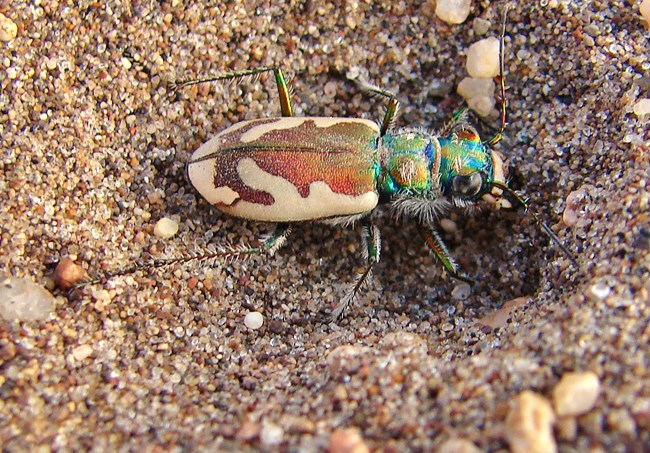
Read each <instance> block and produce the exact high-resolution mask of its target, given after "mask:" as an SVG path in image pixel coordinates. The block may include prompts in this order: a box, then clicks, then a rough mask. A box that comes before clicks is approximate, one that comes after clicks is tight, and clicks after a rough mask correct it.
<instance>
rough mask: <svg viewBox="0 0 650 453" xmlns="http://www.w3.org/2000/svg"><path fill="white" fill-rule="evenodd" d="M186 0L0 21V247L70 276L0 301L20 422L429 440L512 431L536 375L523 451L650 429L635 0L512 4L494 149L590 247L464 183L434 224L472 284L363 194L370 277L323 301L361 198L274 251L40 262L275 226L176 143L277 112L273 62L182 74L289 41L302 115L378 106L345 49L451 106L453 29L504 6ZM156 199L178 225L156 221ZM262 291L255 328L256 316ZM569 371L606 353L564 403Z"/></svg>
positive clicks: (281, 54)
mask: <svg viewBox="0 0 650 453" xmlns="http://www.w3.org/2000/svg"><path fill="white" fill-rule="evenodd" d="M198 3H199V2H197V4H194V2H188V4H184V3H183V2H180V1H171V2H161V3H158V2H125V3H124V4H121V3H119V2H93V3H85V4H84V5H82V6H79V7H72V6H66V4H65V3H63V2H11V3H6V4H5V5H4V6H3V7H2V8H0V11H2V13H3V14H4V16H5V17H6V18H7V19H9V20H10V21H11V22H12V23H14V24H15V25H16V26H17V36H16V37H15V38H13V39H10V40H9V41H7V42H1V43H0V62H1V63H2V71H0V87H1V92H0V143H1V146H0V153H1V158H0V174H1V175H2V178H1V179H0V198H1V200H0V241H1V247H0V272H1V273H2V274H4V275H5V276H13V277H25V278H29V279H30V280H32V281H34V282H35V283H37V284H38V285H40V286H43V287H46V288H48V289H49V290H51V291H52V292H53V294H54V296H55V304H54V307H53V309H52V311H51V313H50V314H49V315H48V316H47V319H44V320H41V321H20V322H19V321H5V320H3V321H0V364H1V367H0V395H1V398H0V442H1V443H2V445H3V448H4V449H5V450H6V451H24V450H36V449H37V447H38V448H39V450H38V451H49V450H54V449H56V450H59V451H73V450H75V451H79V450H95V451H116V450H120V451H127V450H138V451H141V450H142V449H145V448H146V450H148V451H199V450H204V449H210V450H213V451H214V450H222V451H228V450H238V451H242V450H244V451H245V450H265V451H273V450H284V451H322V450H325V449H328V448H330V449H331V450H333V451H346V450H345V448H344V447H345V446H346V445H353V446H355V448H357V450H356V451H366V450H365V449H366V448H367V449H371V450H381V449H383V450H386V451H405V450H411V451H431V450H435V449H438V448H442V446H443V444H445V443H446V442H449V441H450V439H458V438H459V439H462V441H460V443H461V445H464V446H465V447H468V446H472V445H473V446H474V447H475V448H478V449H479V451H499V450H501V451H503V450H507V449H508V448H510V447H509V445H510V444H509V441H508V440H507V439H511V442H512V436H516V435H517V432H518V431H517V430H518V428H517V426H518V425H517V422H518V421H522V420H524V417H525V416H526V407H528V406H525V407H524V409H523V412H522V407H521V406H522V404H523V403H522V401H523V402H526V401H533V407H532V410H533V413H536V414H541V413H544V414H546V415H545V416H544V417H543V418H545V419H546V425H543V424H542V425H543V426H539V427H537V432H534V433H532V434H530V436H531V437H526V436H523V437H524V440H525V441H530V442H531V443H532V445H533V446H534V447H535V448H539V449H538V450H537V451H553V448H554V445H555V444H557V448H559V450H560V451H608V452H611V451H624V450H626V449H627V451H643V450H647V449H648V447H647V446H648V445H650V434H649V429H650V376H649V374H650V373H649V371H648V369H649V367H650V355H649V340H650V328H649V327H648V320H649V317H650V306H649V299H650V298H649V295H648V294H649V291H650V281H649V278H648V269H649V268H650V258H649V257H650V251H649V250H650V220H649V217H648V204H649V201H650V195H648V188H647V185H648V177H649V176H650V170H649V167H648V161H649V151H648V123H647V120H648V118H647V115H646V116H645V117H644V116H639V115H637V114H635V113H634V111H633V108H634V105H635V104H637V102H639V101H640V100H641V99H644V98H648V97H650V91H649V90H650V79H649V78H648V69H649V67H650V64H649V62H648V36H649V34H648V28H647V24H646V23H645V22H644V21H643V20H642V19H641V17H640V15H639V13H638V7H637V6H635V7H631V6H630V2H621V1H611V2H605V1H593V2H562V1H548V2H531V4H530V5H529V4H528V2H522V5H520V6H516V5H513V7H512V9H511V11H510V12H509V14H508V21H507V38H506V49H505V50H506V69H507V79H506V81H507V100H508V127H507V129H506V134H505V135H506V136H505V138H504V140H503V141H502V142H501V143H500V144H499V145H498V146H497V149H498V150H499V151H500V152H501V153H503V154H504V155H505V156H507V157H508V159H510V163H511V165H510V167H511V174H510V176H511V179H510V185H511V187H513V188H514V189H516V190H518V191H520V192H521V193H522V194H525V195H526V196H527V197H530V199H531V203H532V205H533V207H534V209H535V210H536V212H538V213H539V215H540V216H541V217H542V218H543V219H545V220H546V221H547V222H548V223H549V224H550V225H551V227H552V228H553V230H554V231H555V232H556V233H557V235H558V237H559V238H560V240H561V241H562V242H563V243H564V244H566V246H567V247H568V249H569V250H570V251H571V253H572V254H573V255H574V256H575V258H576V260H577V263H578V266H579V267H578V268H575V267H574V266H573V265H572V264H571V263H570V261H569V260H568V259H567V257H566V256H564V255H563V254H562V253H561V252H559V251H558V250H557V247H554V246H552V245H550V244H549V240H548V238H547V237H546V236H545V235H543V234H542V233H541V232H540V231H539V229H538V227H537V225H536V224H535V223H534V222H533V221H532V220H531V218H530V216H524V215H523V213H522V212H521V211H512V210H510V211H505V210H501V211H492V210H489V209H479V210H474V211H471V212H464V211H454V212H452V213H450V214H449V215H447V216H446V219H447V220H445V222H444V224H445V226H446V229H445V232H444V234H443V236H444V237H445V239H446V241H447V243H448V244H449V247H450V250H451V253H452V254H453V256H454V257H456V258H457V260H458V262H459V264H460V266H461V269H462V271H463V272H464V273H466V274H467V275H469V276H470V277H471V278H472V279H473V280H474V282H475V283H474V284H473V285H472V286H471V291H467V288H466V287H463V286H462V285H461V283H459V282H457V281H455V280H454V279H452V278H450V277H449V276H448V275H445V273H444V272H443V271H442V268H441V266H440V265H439V264H438V263H437V262H436V260H435V258H434V257H432V256H431V255H430V254H429V253H428V252H427V251H426V249H425V248H424V246H423V244H422V242H421V240H420V238H419V236H418V234H417V231H416V229H415V227H414V225H412V224H410V223H409V222H400V223H396V222H394V221H393V220H392V219H391V218H390V216H389V215H388V214H387V213H385V212H377V213H376V216H375V217H374V221H375V223H376V224H377V225H378V226H379V227H380V229H381V232H382V237H383V249H382V255H381V262H380V263H379V265H378V266H377V267H376V269H375V273H374V274H375V280H374V282H373V284H372V285H371V287H370V288H369V290H368V291H366V292H364V293H363V295H362V296H361V297H359V298H358V299H357V300H356V301H355V303H354V304H353V305H352V306H351V307H350V308H349V309H348V310H347V311H346V312H345V313H344V316H343V317H342V319H341V320H339V321H338V322H337V323H330V324H324V323H322V322H319V321H318V316H317V315H318V314H319V312H320V311H321V310H322V309H331V307H333V306H334V305H335V304H336V302H337V301H338V300H339V299H340V298H341V297H342V296H343V295H344V294H345V290H346V287H347V285H348V284H350V283H351V282H352V281H353V280H354V275H355V272H356V271H357V269H358V268H359V267H360V266H361V265H362V263H363V262H362V259H361V257H360V256H359V251H360V231H361V229H360V228H359V227H357V228H348V229H341V228H333V227H330V226H325V225H322V224H302V225H298V226H297V227H296V228H295V230H294V233H293V235H292V236H291V240H290V241H289V242H288V244H287V245H286V246H285V247H284V248H282V249H281V250H280V251H279V252H278V253H277V254H276V255H275V256H273V257H266V256H264V257H259V256H258V257H253V258H251V259H249V260H246V261H234V262H229V261H217V262H214V263H211V264H212V265H211V266H208V265H206V264H205V263H198V262H193V263H190V264H188V265H185V266H178V267H174V268H172V269H164V270H147V271H138V272H136V273H134V274H132V275H129V276H126V277H117V278H114V279H111V280H109V281H108V282H106V283H103V284H96V285H90V286H87V287H86V288H83V289H81V290H79V291H77V292H75V293H74V294H72V295H68V294H66V292H65V291H61V290H59V289H55V288H54V285H53V280H52V275H53V272H54V268H55V266H56V264H57V262H59V260H61V259H63V258H65V257H69V258H72V259H74V260H75V262H76V263H77V264H79V265H80V266H81V267H82V268H84V269H86V270H87V272H88V273H89V274H90V275H91V276H95V275H100V274H101V273H102V272H103V271H111V270H114V269H119V268H123V267H128V266H129V265H132V264H134V263H137V262H146V261H147V260H149V259H152V258H162V257H176V256H181V255H184V254H188V253H197V252H201V251H202V250H205V249H206V247H208V245H210V244H213V245H216V244H221V243H231V244H239V243H251V244H256V243H257V239H258V237H260V235H263V234H265V233H268V232H270V231H271V229H272V226H270V225H268V224H256V223H252V222H243V221H240V220H237V219H233V218H231V217H228V216H226V215H224V214H221V213H220V212H219V211H218V210H216V209H215V208H213V207H211V206H209V205H208V204H207V203H206V202H205V201H203V200H201V199H200V196H199V195H198V194H197V193H196V192H195V191H194V190H193V188H192V187H191V186H190V185H189V184H188V182H187V181H186V179H185V176H184V165H185V163H186V162H187V160H188V158H189V156H190V155H191V153H192V152H193V151H194V150H195V149H196V148H197V147H198V146H199V145H200V144H201V143H203V142H205V141H207V140H208V139H209V138H210V137H212V136H214V135H215V134H216V133H218V132H219V131H221V130H223V129H225V128H226V127H228V126H230V125H232V124H234V123H236V122H237V121H241V120H243V119H250V118H259V117H263V116H273V115H278V114H279V104H278V102H277V95H276V93H275V91H274V90H275V89H274V87H273V83H272V80H270V79H269V78H263V80H262V82H261V83H257V84H256V83H242V84H238V85H233V84H226V85H202V86H200V87H193V88H188V89H186V90H184V91H183V92H181V93H179V94H178V95H173V93H170V90H169V89H168V82H170V81H175V80H179V79H184V78H188V77H190V78H193V77H200V76H206V75H210V74H219V73H223V72H227V71H231V70H240V69H245V68H250V67H260V66H265V65H276V64H279V65H281V66H282V67H283V68H284V69H285V70H286V72H287V74H288V75H289V76H290V77H292V79H293V87H294V90H295V95H294V97H293V101H294V106H295V109H296V114H297V115H301V116H307V115H311V116H351V117H363V118H368V119H373V120H379V119H380V118H381V116H382V114H383V108H384V106H383V104H382V102H381V99H374V98H369V97H368V96H366V95H364V94H362V93H360V92H359V90H358V89H357V88H356V87H355V86H354V85H353V84H351V83H348V82H346V81H345V77H343V76H342V74H343V75H348V76H355V75H358V76H359V77H361V78H362V79H364V80H366V81H369V82H371V83H374V84H377V85H379V86H382V87H384V88H386V89H390V90H393V91H395V92H397V93H399V98H400V100H401V101H402V110H401V116H400V117H399V119H398V122H397V125H396V126H397V127H399V126H411V127H413V126H417V127H422V128H425V129H428V130H436V129H438V128H439V127H441V125H442V124H444V123H445V121H448V120H449V119H450V117H451V115H453V113H454V112H455V111H457V110H458V109H460V108H461V107H462V106H463V101H462V99H461V98H460V97H459V96H458V95H456V94H455V87H456V86H457V85H458V83H459V82H460V81H461V80H462V79H463V78H464V77H465V76H466V73H465V68H464V64H465V57H464V55H465V52H466V50H467V48H468V47H469V45H470V44H471V43H473V42H475V41H477V40H479V39H482V38H485V37H487V36H492V35H498V33H499V22H500V5H498V4H495V3H492V2H485V1H482V2H473V4H472V8H471V13H470V17H469V18H468V20H467V21H465V22H464V23H463V24H459V25H448V24H445V23H444V22H442V21H441V20H439V19H437V18H436V17H435V14H434V13H433V7H432V6H431V5H429V4H421V3H410V2H408V3H406V4H402V3H400V2H394V3H386V4H373V5H372V6H371V5H370V4H369V3H362V2H356V1H352V2H342V3H341V4H337V5H332V4H327V3H321V2H318V1H307V2H295V3H293V2H289V3H287V4H278V5H275V4H273V3H272V2H271V3H268V2H267V3H263V4H261V5H260V6H255V5H254V2H240V1H234V2H228V3H227V5H222V4H218V5H216V6H206V5H203V3H209V2H200V4H198ZM485 21H487V23H486V22H485ZM486 25H487V26H486ZM484 30H487V31H486V33H485V34H483V33H482V32H483V31H484ZM170 94H171V95H170ZM488 122H489V123H490V124H496V125H498V118H496V117H492V118H491V119H488ZM164 217H167V218H171V219H173V220H174V221H175V222H177V223H178V226H179V231H178V233H177V234H176V235H175V236H174V237H172V238H161V237H158V236H156V235H154V227H155V225H156V223H157V222H158V220H160V219H161V218H164ZM506 304H507V305H506ZM504 305H505V307H506V308H505V309H503V310H501V311H498V310H499V309H501V308H502V307H503V306H504ZM254 311H257V312H259V313H261V314H262V316H263V325H262V326H261V328H259V329H251V328H249V327H247V324H248V325H251V324H250V323H249V322H246V323H245V318H246V316H247V315H248V314H249V312H254ZM254 318H255V320H256V322H255V323H254V324H253V325H257V324H258V322H257V321H259V317H258V316H257V315H254ZM249 320H250V317H249ZM570 372H591V373H593V374H595V376H596V378H597V379H596V382H597V384H598V386H597V388H596V389H595V390H594V389H593V382H594V381H593V379H592V378H590V379H592V380H590V381H589V382H588V384H589V385H591V387H589V386H587V387H588V388H587V391H591V397H593V396H594V395H593V393H594V391H595V392H596V396H595V400H594V401H593V403H591V404H589V403H586V404H587V408H586V412H585V413H582V414H573V415H563V416H562V417H559V416H558V415H557V414H556V413H555V410H556V408H557V407H559V406H553V404H554V403H553V395H554V389H555V388H556V386H557V384H558V382H559V381H560V379H561V378H562V376H564V375H567V373H570ZM589 376H592V375H589ZM584 382H587V381H584ZM589 389H591V390H589ZM522 392H525V393H522ZM529 392H533V393H532V394H533V395H534V396H533V397H530V398H529V397H528V396H526V395H530V393H529ZM558 393H561V392H558ZM562 394H564V395H566V392H564V393H562ZM522 395H523V396H522ZM568 395H569V396H568V397H567V396H565V398H569V399H572V398H573V399H580V398H582V397H580V396H579V395H581V393H580V392H577V393H572V392H569V393H568ZM572 395H573V396H572ZM537 397H540V398H537ZM518 398H519V399H518ZM585 398H587V397H585ZM573 402H576V401H573ZM566 403H572V401H568V402H567V401H564V402H562V403H561V404H562V407H564V406H566ZM577 403H581V402H580V401H577ZM526 404H528V403H526ZM535 404H537V405H538V406H535ZM555 404H560V403H557V402H556V403H555ZM569 406H571V404H569ZM578 406H580V404H578ZM554 408H555V409H554ZM537 409H539V410H540V411H541V412H535V410H537ZM509 413H510V414H511V415H510V417H509V416H508V414H509ZM506 419H508V420H509V422H508V423H506ZM513 419H514V422H513ZM513 423H514V425H513ZM553 423H554V424H553ZM450 445H451V444H449V443H447V444H446V448H449V447H450ZM513 445H514V443H513ZM468 448H469V447H468ZM530 448H531V450H529V451H532V448H533V447H530Z"/></svg>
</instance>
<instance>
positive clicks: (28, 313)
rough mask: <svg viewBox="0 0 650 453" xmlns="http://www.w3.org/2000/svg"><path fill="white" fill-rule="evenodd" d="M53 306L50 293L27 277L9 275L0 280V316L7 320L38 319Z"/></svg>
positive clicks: (45, 316) (46, 315)
mask: <svg viewBox="0 0 650 453" xmlns="http://www.w3.org/2000/svg"><path fill="white" fill-rule="evenodd" d="M53 308H54V297H53V296H52V294H50V293H49V292H48V291H47V290H46V289H45V288H43V287H41V286H39V285H37V284H36V283H34V282H33V281H31V280H29V279H26V278H13V277H10V278H6V279H4V280H2V281H1V282H0V316H2V317H3V318H4V319H6V320H7V321H40V320H43V319H47V318H48V317H49V316H50V313H51V312H52V309H53Z"/></svg>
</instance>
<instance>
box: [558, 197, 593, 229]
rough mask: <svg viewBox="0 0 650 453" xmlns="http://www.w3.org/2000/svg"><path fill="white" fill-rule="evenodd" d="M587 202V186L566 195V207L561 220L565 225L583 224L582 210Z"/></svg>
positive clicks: (583, 210) (580, 225)
mask: <svg viewBox="0 0 650 453" xmlns="http://www.w3.org/2000/svg"><path fill="white" fill-rule="evenodd" d="M588 203H589V194H588V188H587V187H581V188H580V189H578V190H574V191H572V192H571V193H569V195H567V197H566V207H565V208H564V212H563V213H562V221H563V222H564V224H565V225H566V226H569V227H572V226H578V227H583V226H585V219H584V216H585V215H584V212H585V207H586V205H587V204H588Z"/></svg>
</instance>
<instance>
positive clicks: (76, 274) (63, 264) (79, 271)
mask: <svg viewBox="0 0 650 453" xmlns="http://www.w3.org/2000/svg"><path fill="white" fill-rule="evenodd" d="M88 279H89V277H88V273H87V272H86V271H85V269H84V268H82V267H81V266H79V265H78V264H77V263H75V262H74V261H73V260H72V259H70V258H63V259H62V260H61V261H59V264H57V265H56V269H54V283H55V284H56V286H57V287H58V288H59V289H62V290H64V291H65V290H68V289H70V288H72V287H74V286H75V285H76V284H78V283H81V282H83V281H85V280H88Z"/></svg>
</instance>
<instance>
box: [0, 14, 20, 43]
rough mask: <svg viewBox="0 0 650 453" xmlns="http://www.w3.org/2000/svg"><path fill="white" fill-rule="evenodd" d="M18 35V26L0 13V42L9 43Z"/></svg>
mask: <svg viewBox="0 0 650 453" xmlns="http://www.w3.org/2000/svg"><path fill="white" fill-rule="evenodd" d="M17 35H18V26H17V25H16V23H15V22H14V21H13V20H11V19H9V18H8V17H7V16H5V15H4V14H2V13H0V41H5V42H6V41H11V40H12V39H14V38H15V37H16V36H17Z"/></svg>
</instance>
